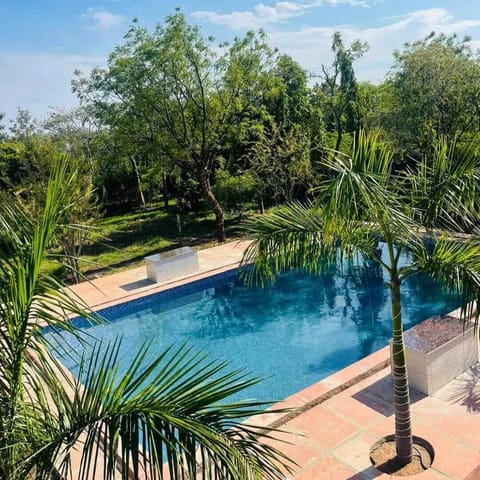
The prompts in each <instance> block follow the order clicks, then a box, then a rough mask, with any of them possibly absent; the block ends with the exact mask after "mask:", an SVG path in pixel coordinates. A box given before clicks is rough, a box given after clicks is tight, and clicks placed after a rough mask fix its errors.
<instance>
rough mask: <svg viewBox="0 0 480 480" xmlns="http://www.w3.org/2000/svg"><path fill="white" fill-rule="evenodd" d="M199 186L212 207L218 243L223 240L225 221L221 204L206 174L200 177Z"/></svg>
mask: <svg viewBox="0 0 480 480" xmlns="http://www.w3.org/2000/svg"><path fill="white" fill-rule="evenodd" d="M200 186H201V188H202V191H203V194H204V195H205V196H206V197H207V200H208V203H209V204H210V206H211V207H212V210H213V213H214V214H215V220H216V227H217V241H218V243H223V242H225V239H226V237H225V222H224V218H223V210H222V206H221V205H220V203H219V202H218V200H217V199H216V198H215V195H214V194H213V192H212V188H211V186H210V181H209V180H208V176H207V174H206V173H204V174H203V175H202V176H201V178H200Z"/></svg>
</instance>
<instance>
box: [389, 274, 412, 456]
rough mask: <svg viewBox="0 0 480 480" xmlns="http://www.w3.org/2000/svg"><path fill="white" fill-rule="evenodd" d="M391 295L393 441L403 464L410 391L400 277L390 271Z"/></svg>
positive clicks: (409, 448)
mask: <svg viewBox="0 0 480 480" xmlns="http://www.w3.org/2000/svg"><path fill="white" fill-rule="evenodd" d="M390 289H391V295H392V317H393V318H392V322H393V325H392V327H393V328H392V329H393V340H392V376H393V386H394V387H393V388H394V392H393V393H394V403H395V442H396V449H397V456H398V458H399V459H400V460H401V461H403V462H404V463H405V464H407V463H410V462H411V461H412V453H413V452H412V448H413V447H412V422H411V415H410V393H409V389H408V374H407V361H406V354H405V344H404V341H403V324H402V304H401V298H400V279H399V278H398V275H397V273H396V272H392V279H391V282H390Z"/></svg>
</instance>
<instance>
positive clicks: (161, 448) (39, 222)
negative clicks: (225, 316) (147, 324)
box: [0, 161, 285, 480]
mask: <svg viewBox="0 0 480 480" xmlns="http://www.w3.org/2000/svg"><path fill="white" fill-rule="evenodd" d="M52 163H54V164H56V165H57V167H56V169H55V172H54V175H53V176H52V178H51V180H50V182H49V184H48V187H47V189H46V194H45V201H44V202H43V203H44V211H43V213H42V214H41V215H38V216H35V217H32V216H31V215H29V212H28V211H25V210H24V209H23V208H22V205H21V204H18V203H11V204H4V205H2V210H1V212H0V238H1V240H2V241H1V242H0V345H1V347H2V348H1V349H0V426H1V428H0V449H1V451H2V454H1V455H0V478H1V479H2V480H3V479H5V480H7V479H8V480H23V479H26V478H28V479H35V480H43V479H45V480H47V479H51V478H66V479H73V478H77V479H87V478H89V479H90V478H105V479H112V478H116V477H117V474H118V471H120V472H122V473H121V475H122V478H127V472H128V478H135V479H138V478H146V477H147V478H152V479H158V478H165V476H166V475H168V478H171V479H172V480H174V479H182V480H195V479H200V478H202V479H203V478H222V479H223V478H224V479H226V480H233V479H235V480H244V479H245V478H259V477H260V475H262V478H266V479H272V480H273V479H280V478H283V473H282V467H281V465H282V463H285V461H284V460H285V459H284V457H283V456H282V455H281V454H280V453H278V452H277V451H276V450H274V449H273V448H271V447H269V446H268V445H267V442H264V440H265V438H268V437H269V435H270V433H269V432H268V430H265V429H261V428H255V427H254V426H252V422H250V423H249V424H244V423H241V421H242V419H245V418H247V417H250V416H253V417H255V416H256V415H257V414H260V413H262V405H261V404H259V403H257V402H250V401H245V402H240V403H232V402H226V401H224V400H225V399H227V398H228V397H229V396H230V395H232V394H234V393H237V392H240V391H242V389H244V388H246V387H248V386H249V385H252V384H253V383H255V382H256V380H254V379H251V378H248V377H246V376H245V374H244V373H243V372H240V371H233V372H229V371H227V369H226V364H225V363H219V362H216V361H212V360H210V359H208V358H207V356H206V355H201V354H195V353H193V352H192V351H191V349H187V348H185V347H183V348H181V349H179V350H178V351H177V352H176V353H175V351H173V350H172V349H169V350H167V351H165V352H163V353H162V354H160V355H158V356H157V357H156V358H155V359H154V360H151V361H146V358H148V346H145V347H144V348H143V349H141V351H139V352H138V353H137V355H136V356H135V358H134V359H133V360H132V362H131V364H130V366H129V367H128V369H127V371H126V372H125V374H123V375H122V376H120V375H119V374H118V371H119V369H118V360H119V359H118V355H119V353H118V352H119V344H118V341H117V342H116V343H114V344H111V345H104V344H102V345H97V347H95V348H94V351H93V355H92V359H91V361H87V360H86V359H85V358H82V355H81V354H80V353H79V352H72V351H69V352H68V354H70V355H74V356H77V357H78V360H79V363H80V374H79V379H73V378H72V377H71V375H69V374H67V373H66V372H65V370H64V368H63V367H62V366H61V365H60V364H59V363H58V361H57V360H56V359H55V357H54V356H53V355H52V354H51V353H50V351H49V350H48V349H46V348H45V347H46V346H52V344H51V343H50V345H48V342H47V339H46V337H45V336H44V335H43V333H44V332H43V331H42V330H41V329H40V325H49V326H51V327H53V328H54V329H62V328H63V329H67V330H69V331H70V332H72V333H74V332H75V327H74V326H73V325H72V324H71V323H70V322H69V320H68V315H69V314H76V315H81V316H85V317H86V318H90V319H91V320H92V321H94V320H95V319H94V317H93V315H92V314H90V313H89V312H88V311H87V310H86V309H85V307H84V306H83V305H81V304H79V302H78V301H77V300H75V299H74V298H72V297H71V296H69V295H68V294H67V292H66V291H65V289H64V288H63V286H62V285H61V284H60V283H59V282H58V281H57V280H55V279H54V278H53V277H52V276H50V275H49V274H48V272H46V271H45V269H43V268H42V266H43V263H44V261H45V259H46V258H47V252H48V246H49V245H50V244H51V242H52V241H54V239H55V235H56V233H57V230H58V228H59V227H60V226H61V225H64V222H65V213H66V212H68V209H69V208H70V207H71V203H72V198H71V196H70V190H71V188H72V187H73V188H76V187H75V179H74V175H75V174H74V172H70V173H69V168H68V163H67V162H66V161H58V162H52ZM66 348H68V347H66ZM262 439H263V440H262ZM74 452H75V453H76V455H80V457H81V461H80V464H79V465H76V468H77V469H78V471H77V472H75V473H74V471H73V469H72V456H73V453H74Z"/></svg>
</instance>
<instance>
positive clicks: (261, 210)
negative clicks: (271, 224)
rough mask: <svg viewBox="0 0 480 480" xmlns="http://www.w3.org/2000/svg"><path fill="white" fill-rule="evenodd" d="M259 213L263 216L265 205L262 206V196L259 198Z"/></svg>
mask: <svg viewBox="0 0 480 480" xmlns="http://www.w3.org/2000/svg"><path fill="white" fill-rule="evenodd" d="M260 213H261V214H262V215H264V214H265V205H264V204H263V195H261V196H260Z"/></svg>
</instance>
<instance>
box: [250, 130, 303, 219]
mask: <svg viewBox="0 0 480 480" xmlns="http://www.w3.org/2000/svg"><path fill="white" fill-rule="evenodd" d="M309 154H310V142H309V139H308V136H307V135H306V134H305V133H304V132H303V131H302V130H301V127H300V125H290V126H289V128H285V127H284V128H281V127H279V126H277V124H276V123H275V122H273V123H272V125H271V126H269V125H268V124H267V125H265V126H264V127H263V128H261V129H260V132H259V133H258V135H257V138H256V141H255V143H254V144H253V146H252V149H251V151H250V152H249V164H250V172H251V173H252V175H253V177H254V178H255V180H256V184H257V190H258V192H259V194H260V198H261V203H262V205H263V199H264V198H267V197H268V198H271V199H273V201H274V202H275V204H276V205H278V204H279V203H281V202H285V201H288V202H291V201H292V200H293V198H294V193H295V191H296V190H298V189H302V188H303V190H304V191H305V190H307V189H308V186H309V184H310V183H311V182H310V180H311V177H312V171H311V170H312V169H311V165H310V157H309ZM262 211H263V208H262Z"/></svg>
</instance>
